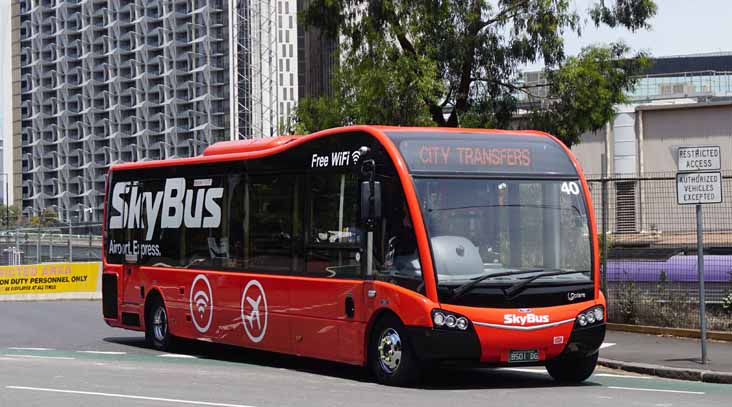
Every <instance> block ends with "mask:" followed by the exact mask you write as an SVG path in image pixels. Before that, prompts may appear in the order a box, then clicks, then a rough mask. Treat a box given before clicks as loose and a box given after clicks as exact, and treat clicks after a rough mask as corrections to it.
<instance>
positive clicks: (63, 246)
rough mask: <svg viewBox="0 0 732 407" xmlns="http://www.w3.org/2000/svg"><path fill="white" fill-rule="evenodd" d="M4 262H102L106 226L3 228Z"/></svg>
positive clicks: (0, 247) (0, 251) (1, 262)
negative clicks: (103, 230) (104, 228)
mask: <svg viewBox="0 0 732 407" xmlns="http://www.w3.org/2000/svg"><path fill="white" fill-rule="evenodd" d="M0 254H1V255H2V257H1V258H0V265H4V266H9V265H23V264H39V263H49V262H71V261H101V259H102V257H101V254H102V225H101V224H100V223H79V224H71V225H69V224H62V223H56V224H54V225H46V226H42V225H38V226H24V227H14V228H6V229H2V230H0Z"/></svg>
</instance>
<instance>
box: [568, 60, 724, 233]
mask: <svg viewBox="0 0 732 407" xmlns="http://www.w3.org/2000/svg"><path fill="white" fill-rule="evenodd" d="M630 99H631V103H630V104H628V105H623V106H617V107H616V116H615V119H614V120H613V121H612V122H611V123H608V124H607V126H606V127H605V129H603V130H600V131H598V132H596V133H588V134H584V135H583V137H582V141H581V143H579V144H577V145H575V146H573V147H572V151H573V152H574V153H575V155H576V156H577V158H578V160H579V162H580V164H581V165H582V167H583V169H584V171H585V173H586V174H588V177H589V178H594V179H598V178H600V177H601V176H602V174H607V176H608V177H610V178H612V179H613V180H614V181H613V183H612V187H613V188H612V189H611V191H610V200H611V202H609V207H610V212H609V214H608V215H609V219H608V220H609V230H610V231H612V232H614V233H630V234H634V233H641V234H643V233H659V232H672V233H677V232H678V233H680V232H693V229H694V227H695V226H694V222H693V207H688V206H680V205H677V204H676V190H675V180H674V176H675V173H676V171H677V168H678V167H677V162H676V156H677V151H678V148H679V147H683V146H698V145H718V146H720V147H721V154H722V161H721V164H722V174H723V176H724V178H723V185H722V186H723V201H724V203H723V204H719V205H709V206H708V207H706V208H705V216H704V219H703V224H704V228H705V230H708V231H728V230H730V228H732V225H731V224H730V219H732V217H730V213H731V212H730V210H731V208H732V53H721V54H705V55H688V56H679V57H668V58H658V59H656V60H655V61H654V64H653V66H652V67H651V68H650V69H649V71H648V72H647V73H646V75H645V76H644V77H642V78H641V79H640V80H639V82H638V85H637V86H636V88H635V89H634V90H633V92H631V94H630ZM603 157H605V159H603ZM603 164H604V165H605V167H604V168H603ZM594 185H595V186H596V187H599V185H600V184H599V183H595V184H594ZM594 194H596V195H595V200H599V191H594V192H593V195H594ZM725 244H726V243H725Z"/></svg>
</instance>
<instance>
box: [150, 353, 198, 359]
mask: <svg viewBox="0 0 732 407" xmlns="http://www.w3.org/2000/svg"><path fill="white" fill-rule="evenodd" d="M158 357H159V358H178V359H198V358H197V357H196V356H193V355H183V354H180V353H163V354H162V355H158Z"/></svg>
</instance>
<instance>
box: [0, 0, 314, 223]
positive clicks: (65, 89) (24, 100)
mask: <svg viewBox="0 0 732 407" xmlns="http://www.w3.org/2000/svg"><path fill="white" fill-rule="evenodd" d="M13 4H14V7H15V8H16V10H17V11H16V12H15V13H13V16H17V26H18V30H17V36H16V37H17V38H16V39H15V40H14V42H13V43H14V45H15V49H14V51H13V53H14V55H15V56H16V57H17V58H14V59H13V61H14V62H17V73H18V75H17V76H18V81H17V86H16V88H15V91H14V97H15V99H16V100H15V101H14V108H16V109H17V112H18V121H17V126H15V127H14V128H13V130H12V132H13V137H12V139H13V140H14V141H15V143H14V144H13V148H14V149H15V150H14V154H13V163H14V165H15V168H14V170H13V173H14V180H15V184H14V188H15V189H14V191H15V193H16V194H15V202H16V203H17V204H21V205H22V206H23V208H24V212H25V213H26V215H29V216H30V215H33V214H38V213H41V212H42V210H43V209H45V208H52V209H54V210H55V211H56V212H58V213H59V215H60V217H61V219H62V220H72V221H76V220H86V221H99V220H100V219H101V215H102V204H103V198H104V181H105V174H106V172H107V171H108V169H109V166H110V165H112V164H115V163H119V162H128V161H145V160H157V159H167V158H176V157H188V156H193V155H197V154H200V153H202V151H203V150H204V149H205V147H206V146H208V145H209V144H211V143H214V142H217V141H220V140H229V139H236V138H251V137H268V136H272V135H276V134H277V133H278V129H279V128H281V126H282V125H283V124H286V120H287V119H288V118H289V117H290V115H291V113H292V111H293V109H294V108H295V105H296V103H297V100H298V97H299V88H300V83H299V80H300V79H301V78H303V79H305V80H307V78H305V77H303V76H302V75H300V73H299V71H298V69H299V67H303V65H302V64H301V63H300V62H299V59H298V55H299V53H298V51H299V49H300V48H301V47H300V44H299V43H298V24H297V10H298V8H297V5H298V4H297V1H296V0H252V1H241V2H235V1H233V0H193V1H189V0H171V1H167V0H166V1H161V0H19V1H14V3H13ZM300 31H302V28H300ZM307 65H308V63H307V62H306V63H305V66H306V67H307ZM5 140H6V143H5V145H6V146H7V145H8V143H7V140H8V139H7V138H6V139H5Z"/></svg>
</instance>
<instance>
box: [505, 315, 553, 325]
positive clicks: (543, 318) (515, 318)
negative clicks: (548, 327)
mask: <svg viewBox="0 0 732 407" xmlns="http://www.w3.org/2000/svg"><path fill="white" fill-rule="evenodd" d="M545 322H549V315H535V314H526V315H516V314H505V315H503V323H504V324H505V325H522V326H523V325H526V324H541V323H545Z"/></svg>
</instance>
